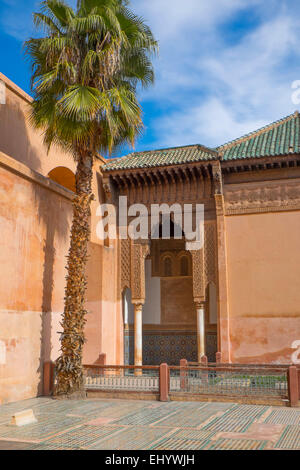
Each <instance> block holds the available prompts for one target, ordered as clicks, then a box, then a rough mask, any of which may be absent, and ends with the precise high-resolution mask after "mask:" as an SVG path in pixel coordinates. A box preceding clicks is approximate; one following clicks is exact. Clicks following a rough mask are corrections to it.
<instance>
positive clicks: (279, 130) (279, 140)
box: [216, 111, 300, 160]
mask: <svg viewBox="0 0 300 470" xmlns="http://www.w3.org/2000/svg"><path fill="white" fill-rule="evenodd" d="M299 119H300V117H299V113H298V111H296V112H295V113H294V114H291V115H290V116H287V117H285V118H283V119H280V120H279V121H276V122H273V123H272V124H269V125H268V126H265V127H263V128H261V129H259V130H257V131H255V132H251V133H250V134H248V135H245V136H243V137H240V138H239V139H236V140H233V141H232V142H228V143H227V144H224V145H221V146H220V147H217V149H216V150H217V151H218V152H219V153H220V154H221V155H222V160H236V159H241V158H259V157H271V156H276V155H278V156H279V155H287V154H288V153H299V151H300V121H299Z"/></svg>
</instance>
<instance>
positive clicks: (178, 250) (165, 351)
mask: <svg viewBox="0 0 300 470" xmlns="http://www.w3.org/2000/svg"><path fill="white" fill-rule="evenodd" d="M170 225H171V226H170V238H168V239H167V238H164V237H163V233H162V228H161V225H159V226H157V227H156V231H157V235H158V236H159V238H157V239H152V240H151V248H150V256H149V258H148V260H146V279H145V281H146V303H145V305H144V308H143V363H144V364H145V365H159V364H161V363H163V362H167V363H168V364H170V365H179V362H180V360H181V359H184V358H186V359H188V360H189V361H195V362H196V360H197V335H196V309H195V303H194V298H193V275H192V271H193V270H192V256H191V253H190V252H189V251H187V250H186V249H185V245H186V240H185V237H184V234H183V233H182V238H181V239H179V238H176V237H175V229H176V226H175V224H174V223H173V221H172V220H171V224H170ZM177 232H178V231H177ZM158 302H159V304H158Z"/></svg>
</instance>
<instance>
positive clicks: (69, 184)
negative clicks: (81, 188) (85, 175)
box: [48, 166, 76, 192]
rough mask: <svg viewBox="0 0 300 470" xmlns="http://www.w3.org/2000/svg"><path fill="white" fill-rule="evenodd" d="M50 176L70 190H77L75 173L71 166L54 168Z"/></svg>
mask: <svg viewBox="0 0 300 470" xmlns="http://www.w3.org/2000/svg"><path fill="white" fill-rule="evenodd" d="M48 178H50V179H51V180H52V181H55V183H58V184H60V185H61V186H64V187H65V188H67V189H69V190H70V191H73V192H75V189H76V182H75V175H74V173H73V172H72V171H71V170H70V169H69V168H66V167H64V166H58V167H56V168H53V170H51V171H50V172H49V174H48Z"/></svg>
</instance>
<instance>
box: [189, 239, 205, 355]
mask: <svg viewBox="0 0 300 470" xmlns="http://www.w3.org/2000/svg"><path fill="white" fill-rule="evenodd" d="M191 253H192V259H193V295H194V302H195V304H196V312H197V356H198V362H200V361H201V357H202V356H205V284H206V282H205V270H204V248H202V249H201V250H196V251H192V252H191Z"/></svg>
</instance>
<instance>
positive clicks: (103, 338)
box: [0, 74, 123, 403]
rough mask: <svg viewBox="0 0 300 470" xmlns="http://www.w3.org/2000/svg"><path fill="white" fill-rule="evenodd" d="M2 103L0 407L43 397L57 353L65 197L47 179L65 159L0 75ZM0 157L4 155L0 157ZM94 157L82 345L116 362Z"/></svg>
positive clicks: (87, 354)
mask: <svg viewBox="0 0 300 470" xmlns="http://www.w3.org/2000/svg"><path fill="white" fill-rule="evenodd" d="M0 80H2V81H4V83H5V85H6V103H5V104H3V105H0V199H1V205H0V230H1V239H0V266H1V282H0V403H1V402H6V401H15V400H19V399H24V398H29V397H33V396H36V395H37V394H40V393H42V365H43V362H44V360H45V359H46V360H48V359H49V358H51V359H52V360H55V359H56V358H57V356H58V354H59V335H58V333H57V332H59V331H61V326H60V325H59V321H60V318H61V314H62V312H63V299H64V288H65V275H66V270H65V266H66V256H67V253H68V247H69V236H70V224H71V220H72V207H71V199H72V193H70V192H67V191H66V190H65V189H64V188H62V187H61V186H60V185H57V184H56V183H53V182H52V181H50V180H49V179H48V178H46V177H47V175H48V174H49V172H50V171H51V170H53V169H54V168H56V167H59V166H63V167H65V168H68V169H69V170H71V171H73V173H74V172H75V163H74V161H73V159H72V157H71V156H70V155H67V154H65V153H63V152H61V151H60V150H59V149H56V148H53V149H52V150H51V151H50V152H49V154H47V150H46V148H45V147H44V146H43V143H42V136H41V135H40V133H39V132H37V131H35V130H33V129H32V128H31V127H30V126H29V124H28V120H27V117H28V112H29V103H30V101H31V98H30V97H29V96H28V95H27V94H26V93H24V92H23V91H22V90H20V89H19V88H18V87H17V86H16V85H14V84H13V83H12V82H10V81H9V80H8V79H7V78H6V77H4V76H3V75H2V74H0ZM1 152H3V153H1ZM100 167H101V160H97V161H96V163H95V168H94V177H93V192H94V195H95V201H94V202H93V203H92V211H91V227H92V233H91V242H90V245H89V254H90V258H89V261H88V266H87V276H88V292H87V309H88V311H89V314H88V317H87V320H88V321H87V324H86V339H87V342H86V344H85V348H84V362H87V363H94V362H96V361H97V359H98V357H99V354H101V353H106V354H107V361H108V362H111V363H120V362H122V361H123V339H122V333H123V331H122V328H123V327H122V311H121V308H120V299H117V270H118V245H117V244H114V243H112V244H111V246H110V247H108V248H107V247H104V246H103V243H102V242H101V241H100V240H98V238H97V236H96V226H97V223H98V221H99V218H97V217H96V209H97V207H98V204H99V202H101V201H103V200H104V199H103V198H104V195H103V190H102V180H101V171H100Z"/></svg>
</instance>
